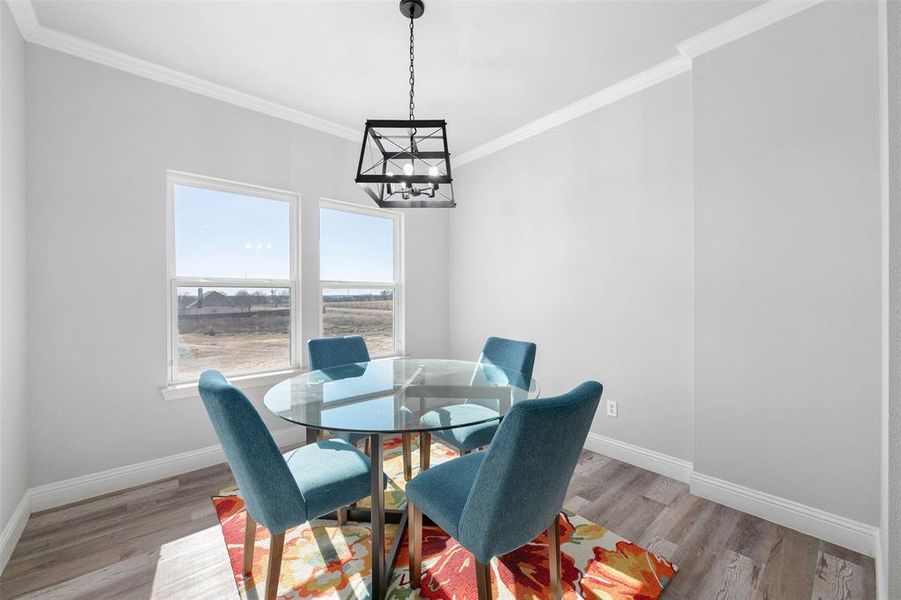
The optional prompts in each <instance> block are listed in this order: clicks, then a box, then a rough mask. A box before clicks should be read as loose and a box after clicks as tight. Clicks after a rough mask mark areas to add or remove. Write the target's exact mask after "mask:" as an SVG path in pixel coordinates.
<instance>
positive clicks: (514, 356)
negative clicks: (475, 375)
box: [467, 337, 537, 410]
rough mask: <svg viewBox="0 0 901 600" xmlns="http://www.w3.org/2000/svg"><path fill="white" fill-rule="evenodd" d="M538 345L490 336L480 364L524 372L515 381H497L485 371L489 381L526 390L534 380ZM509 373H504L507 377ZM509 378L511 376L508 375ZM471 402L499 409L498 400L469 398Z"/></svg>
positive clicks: (483, 349)
mask: <svg viewBox="0 0 901 600" xmlns="http://www.w3.org/2000/svg"><path fill="white" fill-rule="evenodd" d="M536 351H537V346H535V344H534V343H532V342H520V341H518V340H508V339H506V338H501V337H490V338H488V339H487V340H485V346H484V347H483V348H482V355H481V356H479V364H482V365H495V366H498V367H501V368H503V369H508V370H510V371H516V372H517V373H521V374H522V378H521V379H517V380H515V381H495V378H494V377H492V374H491V372H490V371H488V372H485V373H483V374H484V375H485V377H486V379H488V380H489V381H491V382H492V383H495V384H500V385H507V384H511V385H515V386H518V387H521V388H523V389H525V390H528V389H529V384H530V383H531V382H532V370H533V369H534V368H535V352H536ZM507 375H508V374H504V376H505V377H507ZM507 378H508V379H509V377H507ZM467 402H468V403H471V404H481V405H483V406H487V407H488V408H492V409H495V410H496V409H497V401H494V400H478V399H470V400H467Z"/></svg>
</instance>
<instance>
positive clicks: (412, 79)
mask: <svg viewBox="0 0 901 600" xmlns="http://www.w3.org/2000/svg"><path fill="white" fill-rule="evenodd" d="M414 13H415V10H412V11H410V123H411V127H412V122H413V120H414V119H413V109H414V108H416V103H415V102H413V95H414V91H413V88H414V86H415V84H416V73H415V71H414V69H413V59H414V58H415V54H414V53H413V18H414V17H413V14H414Z"/></svg>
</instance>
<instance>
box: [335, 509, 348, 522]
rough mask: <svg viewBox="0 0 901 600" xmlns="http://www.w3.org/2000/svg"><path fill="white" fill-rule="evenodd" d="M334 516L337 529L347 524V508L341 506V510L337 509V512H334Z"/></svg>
mask: <svg viewBox="0 0 901 600" xmlns="http://www.w3.org/2000/svg"><path fill="white" fill-rule="evenodd" d="M335 514H336V515H337V517H338V519H337V520H338V527H341V526H342V525H344V524H345V523H347V507H346V506H342V507H341V508H339V509H338V510H337V511H335Z"/></svg>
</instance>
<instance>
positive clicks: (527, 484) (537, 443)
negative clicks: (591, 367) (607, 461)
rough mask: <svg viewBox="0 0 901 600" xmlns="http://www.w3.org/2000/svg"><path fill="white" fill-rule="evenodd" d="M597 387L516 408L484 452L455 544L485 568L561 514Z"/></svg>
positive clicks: (588, 385)
mask: <svg viewBox="0 0 901 600" xmlns="http://www.w3.org/2000/svg"><path fill="white" fill-rule="evenodd" d="M603 389H604V388H603V386H602V385H601V384H600V383H598V382H596V381H588V382H585V383H583V384H581V385H579V386H578V387H576V388H574V389H573V390H571V391H569V392H567V393H566V394H563V395H562V396H557V397H556V398H546V399H543V400H542V399H537V400H524V401H521V402H517V403H516V404H514V405H513V407H512V408H511V409H510V410H509V411H508V412H507V414H506V415H505V416H504V419H503V420H502V421H501V424H500V426H499V427H498V430H497V433H495V435H494V441H493V442H492V443H491V446H490V447H489V449H488V452H487V455H486V456H485V459H484V461H483V462H482V466H481V468H480V470H479V473H478V475H477V476H476V480H475V482H474V483H473V487H472V490H471V492H470V494H469V498H468V499H467V501H466V505H465V506H464V508H463V513H462V515H461V517H460V525H459V528H458V532H459V541H460V543H461V544H462V545H463V546H464V547H465V548H466V549H467V550H469V551H470V552H472V553H473V554H475V556H476V559H478V560H479V562H483V563H487V562H488V561H489V560H490V559H491V557H493V556H500V555H502V554H505V553H507V552H510V551H511V550H514V549H516V548H519V547H520V546H522V545H523V544H526V543H528V542H530V541H531V540H533V539H534V538H535V537H536V536H537V535H538V534H540V533H541V532H542V531H544V530H545V529H547V528H548V526H550V524H551V521H552V520H553V519H554V516H555V515H557V513H559V512H560V510H561V509H562V508H563V500H564V498H565V496H566V489H567V487H568V485H569V480H570V478H571V477H572V474H573V471H574V470H575V468H576V463H577V462H578V460H579V454H580V453H581V451H582V447H583V445H584V444H585V438H586V437H587V436H588V429H589V427H590V426H591V421H592V419H593V418H594V414H595V411H596V410H597V407H598V402H599V401H600V398H601V393H602V391H603Z"/></svg>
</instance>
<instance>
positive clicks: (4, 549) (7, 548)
mask: <svg viewBox="0 0 901 600" xmlns="http://www.w3.org/2000/svg"><path fill="white" fill-rule="evenodd" d="M29 515H31V493H30V491H29V490H25V493H24V494H22V499H21V500H19V504H18V505H17V506H16V510H14V511H13V514H12V515H10V517H9V521H7V522H6V525H5V526H4V527H3V531H0V573H2V572H3V569H5V568H6V563H7V562H9V557H10V556H12V553H13V549H14V548H15V547H16V544H17V543H18V542H19V537H21V535H22V531H24V529H25V524H26V523H27V522H28V517H29Z"/></svg>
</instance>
